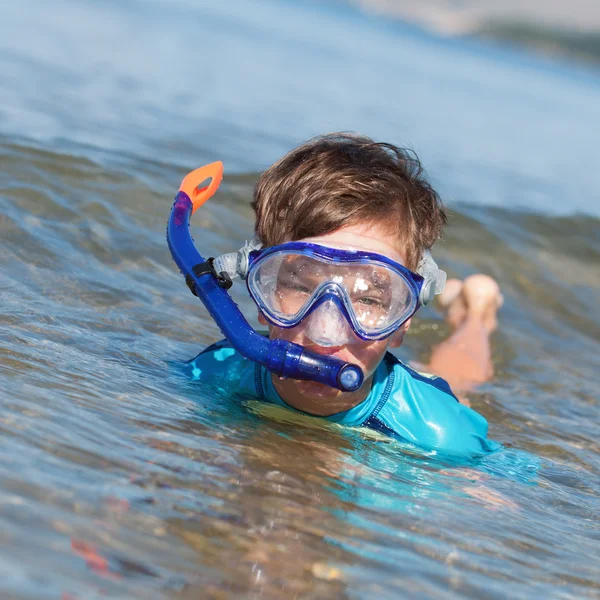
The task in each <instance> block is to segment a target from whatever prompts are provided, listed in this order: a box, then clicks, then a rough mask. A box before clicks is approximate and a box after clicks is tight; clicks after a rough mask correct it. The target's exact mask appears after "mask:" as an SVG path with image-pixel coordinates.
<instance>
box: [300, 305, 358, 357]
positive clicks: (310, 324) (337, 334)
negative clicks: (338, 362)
mask: <svg viewBox="0 0 600 600" xmlns="http://www.w3.org/2000/svg"><path fill="white" fill-rule="evenodd" d="M305 334H306V337H308V339H310V340H311V341H312V342H314V343H315V344H318V345H319V346H325V347H331V346H344V345H345V344H351V343H353V342H355V341H357V338H355V336H354V335H353V334H352V331H351V329H350V325H349V324H348V322H347V321H346V318H345V317H344V315H343V314H342V313H341V312H340V309H339V308H338V307H337V306H336V304H335V302H334V301H333V300H331V299H328V300H325V302H323V303H322V304H321V305H320V306H318V307H317V308H316V309H315V311H314V312H313V313H311V314H310V316H309V317H308V319H307V323H306V329H305Z"/></svg>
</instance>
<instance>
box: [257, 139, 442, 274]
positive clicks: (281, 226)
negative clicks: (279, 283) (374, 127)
mask: <svg viewBox="0 0 600 600" xmlns="http://www.w3.org/2000/svg"><path fill="white" fill-rule="evenodd" d="M252 207H253V209H254V211H255V214H256V223H255V231H256V234H257V235H258V236H259V237H260V239H261V241H262V243H263V244H264V246H274V245H277V244H282V243H284V242H289V241H297V240H301V239H304V238H308V237H316V236H319V235H327V234H329V233H332V232H334V231H337V230H338V229H341V228H343V227H347V226H351V225H352V226H355V225H367V226H368V225H377V226H379V227H382V228H383V229H384V231H386V232H387V233H389V234H391V235H393V236H394V237H395V238H396V239H397V248H398V250H399V251H401V252H404V253H406V257H407V265H406V266H407V267H408V268H410V269H415V268H416V267H417V264H418V262H419V259H420V257H421V254H422V252H423V250H424V249H426V248H430V247H431V246H432V245H433V244H434V243H435V242H436V241H437V240H438V239H439V238H440V237H441V233H442V230H443V228H444V226H445V224H446V220H447V218H446V213H445V211H444V207H443V205H442V202H441V200H440V197H439V196H438V194H437V192H436V191H435V190H434V189H433V188H432V187H431V185H430V184H429V182H428V181H427V179H426V177H425V174H424V171H423V167H422V166H421V163H420V161H419V159H418V157H417V155H416V154H415V153H414V152H413V151H412V150H406V149H403V148H399V147H397V146H394V145H392V144H385V143H378V142H374V141H373V140H372V139H370V138H368V137H365V136H361V135H355V134H349V133H331V134H327V135H323V136H319V137H316V138H313V139H311V140H309V141H308V142H306V143H304V144H302V145H300V146H298V147H297V148H295V149H294V150H292V151H291V152H289V153H288V154H286V155H285V156H284V157H283V158H281V159H280V160H279V161H277V162H276V163H275V164H273V165H272V166H271V167H269V168H268V169H267V170H266V171H265V172H264V173H263V175H262V177H261V178H260V180H259V182H258V183H257V185H256V188H255V190H254V199H253V201H252Z"/></svg>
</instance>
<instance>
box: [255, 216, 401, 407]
mask: <svg viewBox="0 0 600 600" xmlns="http://www.w3.org/2000/svg"><path fill="white" fill-rule="evenodd" d="M302 241H304V242H314V243H318V244H321V245H324V246H333V247H336V246H342V247H349V246H350V247H352V248H354V249H357V250H366V251H368V252H375V253H377V254H383V255H385V256H387V257H389V258H391V259H392V260H394V261H396V262H398V263H400V264H402V265H405V264H406V254H405V253H404V252H402V251H401V249H399V248H398V245H397V238H395V237H393V236H391V235H390V234H388V233H386V231H385V229H384V228H383V227H381V226H378V225H355V226H349V227H345V228H343V229H338V230H337V231H334V232H333V233H329V234H327V235H324V236H320V237H315V238H309V239H305V240H302ZM259 321H260V323H262V324H263V325H266V324H267V321H266V320H265V318H264V317H263V316H262V315H260V314H259ZM409 326H410V320H409V321H407V322H406V323H404V324H403V325H402V327H401V328H400V329H399V330H398V331H396V332H395V333H394V334H393V335H391V336H390V337H388V338H386V339H384V340H378V341H364V340H361V339H359V338H358V337H356V336H354V337H355V339H353V343H352V344H345V345H342V346H319V345H317V344H316V343H315V342H313V341H312V340H311V339H309V337H308V336H307V335H306V321H303V322H302V323H300V324H299V325H298V326H296V327H293V328H291V329H283V328H280V327H276V326H274V325H270V324H269V337H270V338H271V339H283V340H287V341H290V342H294V343H296V344H300V345H302V346H304V347H305V348H306V349H307V350H310V351H311V352H315V353H318V354H328V355H332V356H334V357H336V358H339V359H340V360H342V361H344V362H349V363H354V364H357V365H358V366H359V367H360V368H361V369H362V371H363V373H364V375H365V382H364V384H363V385H362V387H361V388H360V389H359V390H357V391H356V392H341V391H340V390H336V389H334V388H331V387H329V386H326V385H323V384H320V383H315V382H313V381H299V380H295V379H285V380H280V379H279V378H278V377H276V376H273V383H274V385H275V388H276V389H277V392H278V393H279V395H280V396H281V397H282V399H283V400H284V401H285V402H286V403H287V404H289V405H291V406H293V407H294V408H296V409H299V410H302V411H305V412H308V413H311V414H315V415H321V416H325V415H331V414H334V413H336V412H340V411H343V410H348V409H349V408H351V407H352V406H356V405H357V404H359V403H360V402H362V401H363V400H364V399H365V398H366V397H367V396H368V394H369V392H370V390H371V385H372V382H373V374H374V373H375V370H376V369H377V366H378V365H379V363H380V362H381V361H382V359H383V357H384V355H385V353H386V351H387V349H388V348H390V347H398V346H400V345H401V344H402V341H403V339H404V334H405V333H406V331H407V329H408V328H409Z"/></svg>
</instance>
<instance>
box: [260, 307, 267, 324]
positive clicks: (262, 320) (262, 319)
mask: <svg viewBox="0 0 600 600" xmlns="http://www.w3.org/2000/svg"><path fill="white" fill-rule="evenodd" d="M258 322H259V323H260V324H261V325H268V323H267V320H266V319H265V316H264V315H263V314H262V313H261V312H260V310H259V311H258Z"/></svg>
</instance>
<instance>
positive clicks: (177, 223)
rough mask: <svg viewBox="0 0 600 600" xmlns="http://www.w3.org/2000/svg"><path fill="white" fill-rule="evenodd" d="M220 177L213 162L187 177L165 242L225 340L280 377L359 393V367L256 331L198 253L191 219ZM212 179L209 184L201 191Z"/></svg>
mask: <svg viewBox="0 0 600 600" xmlns="http://www.w3.org/2000/svg"><path fill="white" fill-rule="evenodd" d="M222 178H223V163H221V162H214V163H211V164H209V165H206V166H204V167H201V168H200V169H196V170H195V171H192V172H191V173H189V174H188V175H187V176H186V177H185V178H184V179H183V181H182V182H181V186H180V188H179V191H178V192H177V195H176V196H175V202H174V204H173V208H172V209H171V215H170V217H169V223H168V225H167V243H168V245H169V250H170V251H171V255H172V256H173V260H174V261H175V262H176V263H177V266H178V267H179V270H180V271H181V273H182V274H183V276H184V277H185V281H186V283H187V285H188V287H189V288H190V290H191V291H192V293H193V294H194V295H195V296H197V297H198V298H200V300H202V302H203V304H204V306H205V307H206V308H207V310H208V312H209V313H210V316H211V317H212V318H213V319H214V321H215V323H216V324H217V325H218V326H219V329H220V330H221V331H222V333H223V335H224V336H225V337H226V338H227V339H228V340H229V342H230V344H231V345H232V346H233V347H234V348H235V349H236V350H237V351H238V352H239V353H240V354H241V355H242V356H245V357H246V358H248V359H250V360H252V361H254V362H257V363H259V364H261V365H263V366H264V367H265V368H266V369H267V370H269V371H271V372H272V373H275V374H276V375H277V376H279V377H282V378H288V377H289V378H290V379H305V380H310V381H316V382H318V383H324V384H325V385H328V386H330V387H333V388H337V389H339V390H341V391H343V392H352V391H354V390H357V389H358V388H359V387H360V386H361V385H362V383H363V380H364V375H363V372H362V371H361V369H360V368H359V367H358V366H357V365H354V364H351V363H346V362H343V361H341V360H338V359H336V358H333V357H331V356H325V355H320V354H314V353H312V352H309V351H307V350H306V349H305V348H304V347H303V346H301V345H299V344H295V343H293V342H288V341H285V340H278V339H274V340H270V339H268V338H266V337H264V336H262V335H260V334H259V333H257V332H256V331H254V329H252V327H251V326H250V324H249V323H248V321H247V320H246V319H245V317H244V315H243V314H242V313H241V312H240V309H239V308H238V306H237V304H236V303H235V302H234V301H233V300H232V298H231V297H230V296H229V294H228V293H227V290H228V289H229V288H230V287H231V285H232V281H231V278H230V277H229V275H228V274H227V273H226V272H220V273H217V272H216V270H215V267H214V265H213V260H214V259H212V258H209V259H208V260H205V259H204V258H203V257H202V255H201V254H200V253H199V252H198V250H197V249H196V246H195V244H194V240H193V239H192V236H191V234H190V217H191V215H192V214H193V213H194V212H195V211H196V210H197V209H198V208H200V206H202V204H204V203H205V202H206V201H207V200H208V199H209V198H210V197H211V196H212V195H213V194H214V193H215V192H216V191H217V188H218V187H219V184H220V183H221V180H222ZM209 179H210V180H211V181H210V184H209V185H207V186H206V187H202V188H199V186H200V185H201V184H203V183H204V182H206V181H207V180H209Z"/></svg>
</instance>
